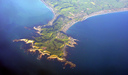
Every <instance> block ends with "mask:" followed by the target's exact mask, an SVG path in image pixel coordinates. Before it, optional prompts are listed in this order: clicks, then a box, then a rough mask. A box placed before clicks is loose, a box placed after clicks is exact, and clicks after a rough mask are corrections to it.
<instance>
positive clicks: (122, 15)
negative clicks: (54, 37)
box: [67, 12, 128, 75]
mask: <svg viewBox="0 0 128 75" xmlns="http://www.w3.org/2000/svg"><path fill="white" fill-rule="evenodd" d="M67 34H69V35H71V36H72V37H74V38H75V39H78V40H79V42H78V45H76V47H75V48H73V49H72V48H71V50H69V54H71V55H69V57H70V58H69V60H73V61H74V63H76V65H77V67H76V69H75V71H74V72H73V71H72V72H73V73H74V74H76V75H77V74H82V75H86V74H87V75H126V74H128V72H127V69H128V66H127V63H128V58H127V57H128V12H117V13H110V14H105V15H98V16H94V17H90V18H88V19H86V20H85V21H82V22H78V23H76V24H75V25H73V26H72V27H71V28H70V29H69V30H68V31H67Z"/></svg>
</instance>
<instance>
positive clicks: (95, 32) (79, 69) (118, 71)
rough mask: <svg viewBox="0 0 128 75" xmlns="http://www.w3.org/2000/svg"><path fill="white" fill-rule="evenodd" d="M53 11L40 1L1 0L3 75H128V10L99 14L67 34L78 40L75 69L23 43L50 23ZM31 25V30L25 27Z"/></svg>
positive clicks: (73, 54) (0, 74)
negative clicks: (30, 48) (28, 49)
mask: <svg viewBox="0 0 128 75" xmlns="http://www.w3.org/2000/svg"><path fill="white" fill-rule="evenodd" d="M53 17H54V15H53V13H52V12H51V11H50V10H49V9H48V8H47V7H46V6H45V5H44V4H43V3H42V2H41V1H40V0H0V75H48V74H49V75H75V74H76V75H126V74H127V70H128V66H127V63H128V12H119V13H112V14H106V15H99V16H95V17H91V18H88V19H87V20H85V21H82V22H78V23H76V24H75V25H73V26H72V27H71V28H70V29H69V30H68V31H67V34H68V35H70V36H72V37H73V38H75V39H78V40H79V41H78V42H77V43H78V45H76V47H75V48H68V56H67V59H68V60H70V61H72V62H73V63H75V64H76V65H77V66H76V68H74V69H71V68H69V66H66V69H63V64H64V63H59V62H58V61H56V60H54V61H53V60H52V61H49V60H46V59H45V57H43V58H42V59H41V60H37V59H36V58H37V54H36V53H35V54H32V53H27V52H24V51H25V50H23V49H22V47H24V43H23V42H19V43H15V42H13V40H14V39H21V38H30V39H32V36H34V35H35V34H36V33H35V31H34V30H31V28H32V27H33V26H38V25H44V24H47V23H48V21H50V20H51V19H52V18H53ZM25 27H28V28H30V30H28V29H25Z"/></svg>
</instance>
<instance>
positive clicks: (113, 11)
mask: <svg viewBox="0 0 128 75" xmlns="http://www.w3.org/2000/svg"><path fill="white" fill-rule="evenodd" d="M124 11H128V8H121V9H116V10H114V9H111V10H102V11H99V12H94V13H92V14H90V15H86V16H84V17H83V18H82V20H79V21H72V22H71V23H70V24H67V25H65V26H64V27H63V29H62V31H63V32H64V33H66V31H67V30H68V29H69V28H70V27H71V26H73V25H74V24H76V23H77V22H81V21H84V20H86V19H88V18H90V17H94V16H98V15H105V14H110V13H116V12H124Z"/></svg>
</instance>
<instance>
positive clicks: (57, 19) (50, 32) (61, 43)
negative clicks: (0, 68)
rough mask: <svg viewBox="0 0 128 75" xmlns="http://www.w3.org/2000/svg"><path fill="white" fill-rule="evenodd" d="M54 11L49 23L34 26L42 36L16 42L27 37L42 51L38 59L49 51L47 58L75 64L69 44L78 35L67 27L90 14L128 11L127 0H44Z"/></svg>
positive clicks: (72, 43)
mask: <svg viewBox="0 0 128 75" xmlns="http://www.w3.org/2000/svg"><path fill="white" fill-rule="evenodd" d="M41 1H42V2H43V3H44V4H45V5H46V6H47V7H48V8H49V9H50V10H51V11H52V12H53V13H54V18H53V19H52V20H51V21H50V22H49V23H48V24H46V25H40V26H38V27H33V29H35V30H37V33H38V34H39V35H40V36H39V37H34V39H30V40H29V39H15V40H13V41H14V42H18V41H24V42H25V43H26V44H29V43H30V44H31V46H32V47H31V49H29V51H30V52H35V51H39V56H38V59H41V58H42V56H43V55H47V56H48V57H47V59H57V60H58V61H61V62H65V65H67V64H69V65H70V67H71V68H73V67H75V66H76V65H75V64H74V63H72V62H70V61H68V60H66V56H67V51H66V48H67V47H75V46H74V44H77V43H76V41H78V40H76V39H74V38H72V37H71V36H68V35H66V31H67V30H68V29H69V28H70V27H71V26H72V25H73V24H75V23H76V22H79V21H83V20H86V19H87V18H88V17H91V16H95V15H100V14H106V13H112V12H119V11H128V2H127V1H126V0H41Z"/></svg>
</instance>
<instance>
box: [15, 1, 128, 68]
mask: <svg viewBox="0 0 128 75" xmlns="http://www.w3.org/2000/svg"><path fill="white" fill-rule="evenodd" d="M41 1H42V2H43V3H44V4H45V5H46V6H47V7H48V8H49V9H50V10H51V11H52V12H53V14H54V17H53V19H52V20H51V21H49V22H48V24H46V26H52V25H53V22H54V21H55V20H56V18H57V17H58V16H59V15H60V14H57V11H56V10H55V9H54V8H53V7H52V6H50V5H49V4H47V3H45V2H44V0H41ZM121 11H128V8H121V9H111V10H102V11H99V12H94V13H92V14H90V15H87V14H86V13H85V14H84V15H83V14H81V15H83V17H80V18H79V20H75V19H74V18H73V20H71V22H69V23H66V24H63V27H62V28H61V31H63V32H64V33H66V31H67V30H68V29H69V28H70V27H71V26H73V25H74V24H75V23H77V22H80V21H84V20H86V19H87V18H90V17H93V16H97V15H103V14H108V13H113V12H121ZM78 17H79V16H78ZM75 18H77V17H75ZM44 26H45V25H44ZM42 27H43V26H38V27H33V29H35V30H37V33H38V34H40V35H41V31H42ZM18 41H24V42H25V43H26V44H29V43H31V44H32V48H31V49H29V51H30V52H35V51H39V56H38V58H37V59H41V58H42V56H44V55H48V57H47V59H57V60H58V61H60V62H65V66H66V65H67V64H69V65H70V67H71V68H73V67H75V66H76V65H75V64H74V63H72V62H70V61H67V60H66V58H65V57H66V56H67V51H66V48H67V47H68V46H70V47H75V46H74V44H77V43H76V42H75V41H77V40H76V39H74V38H72V37H69V41H70V43H69V44H68V45H67V44H65V46H64V48H63V49H62V50H63V56H62V57H58V56H57V55H50V53H49V52H45V50H44V51H42V50H41V49H39V48H37V47H36V46H34V41H33V40H28V39H19V40H13V42H18Z"/></svg>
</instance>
